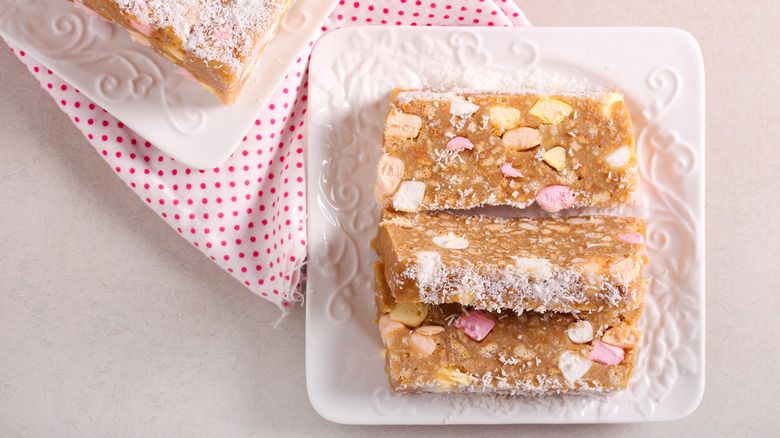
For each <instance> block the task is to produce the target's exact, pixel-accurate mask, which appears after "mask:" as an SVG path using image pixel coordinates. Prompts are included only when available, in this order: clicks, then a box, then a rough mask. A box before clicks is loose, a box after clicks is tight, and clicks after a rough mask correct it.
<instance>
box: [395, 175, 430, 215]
mask: <svg viewBox="0 0 780 438" xmlns="http://www.w3.org/2000/svg"><path fill="white" fill-rule="evenodd" d="M423 196H425V183H423V182H420V181H403V182H401V185H400V186H399V187H398V190H397V191H396V192H395V195H393V208H394V209H396V210H398V211H405V212H415V211H418V210H419V209H420V204H421V203H422V200H423Z"/></svg>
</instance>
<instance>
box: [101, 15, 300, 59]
mask: <svg viewBox="0 0 780 438" xmlns="http://www.w3.org/2000/svg"><path fill="white" fill-rule="evenodd" d="M115 2H116V4H117V5H118V6H119V7H120V8H122V9H123V10H124V11H125V12H126V13H128V14H131V15H132V16H134V17H135V18H136V19H137V20H138V22H139V24H141V25H147V26H151V27H152V28H154V29H162V28H166V27H167V28H170V29H172V30H173V32H174V34H175V35H176V36H177V37H179V38H181V40H182V48H183V49H185V50H186V51H188V52H190V53H192V54H193V55H194V56H197V57H199V58H202V59H205V60H208V61H215V62H219V63H222V64H224V65H225V66H226V67H229V68H230V69H233V70H240V68H241V65H242V60H243V59H244V58H246V57H247V56H249V55H250V54H252V51H253V50H254V47H255V46H256V41H255V40H254V39H255V38H256V36H257V35H260V34H263V33H265V32H267V31H268V30H269V29H270V28H271V26H272V25H273V23H274V20H275V19H276V18H277V17H278V16H279V14H280V13H281V12H282V11H283V10H284V9H285V6H284V5H285V3H286V0H115Z"/></svg>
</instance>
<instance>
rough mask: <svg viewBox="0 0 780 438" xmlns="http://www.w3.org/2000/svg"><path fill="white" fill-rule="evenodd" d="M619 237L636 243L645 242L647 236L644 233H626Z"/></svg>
mask: <svg viewBox="0 0 780 438" xmlns="http://www.w3.org/2000/svg"><path fill="white" fill-rule="evenodd" d="M618 237H619V238H620V240H622V241H624V242H628V243H633V244H636V245H639V244H642V243H645V238H644V236H642V233H626V234H621V235H620V236H618Z"/></svg>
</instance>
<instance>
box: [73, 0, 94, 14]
mask: <svg viewBox="0 0 780 438" xmlns="http://www.w3.org/2000/svg"><path fill="white" fill-rule="evenodd" d="M73 5H75V6H76V7H77V8H79V9H81V10H82V11H84V12H86V14H87V15H89V16H90V17H95V18H100V15H98V13H97V12H95V11H93V10H92V9H90V8H88V7H86V6H84V4H82V3H81V2H79V1H75V2H73Z"/></svg>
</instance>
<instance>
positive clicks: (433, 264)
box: [414, 251, 441, 288]
mask: <svg viewBox="0 0 780 438" xmlns="http://www.w3.org/2000/svg"><path fill="white" fill-rule="evenodd" d="M414 257H415V258H416V259H417V275H416V276H415V280H417V285H418V286H419V287H421V288H425V287H428V286H430V285H432V284H433V283H434V281H435V280H436V271H437V270H438V269H439V265H440V264H441V254H439V253H438V252H435V251H420V252H418V253H417V254H415V255H414Z"/></svg>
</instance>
